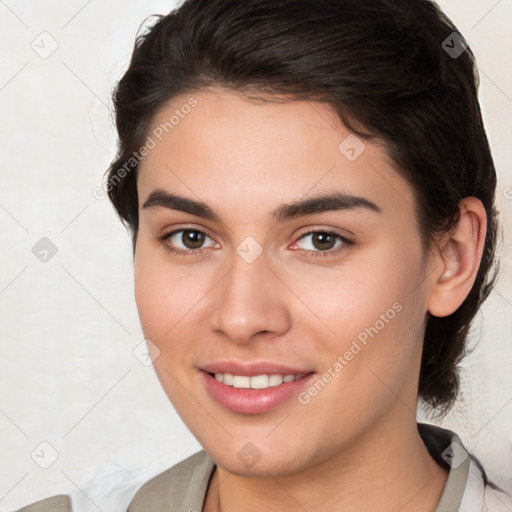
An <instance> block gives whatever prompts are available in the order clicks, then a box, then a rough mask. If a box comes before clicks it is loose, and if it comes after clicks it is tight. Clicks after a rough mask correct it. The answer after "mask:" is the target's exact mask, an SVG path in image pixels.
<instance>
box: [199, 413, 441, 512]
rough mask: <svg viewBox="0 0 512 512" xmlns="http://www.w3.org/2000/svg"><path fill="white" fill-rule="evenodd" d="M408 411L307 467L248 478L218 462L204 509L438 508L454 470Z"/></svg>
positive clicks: (348, 511) (430, 511) (409, 511)
mask: <svg viewBox="0 0 512 512" xmlns="http://www.w3.org/2000/svg"><path fill="white" fill-rule="evenodd" d="M406 415H407V416H406V419H407V421H406V422H404V418H403V417H402V418H400V420H401V422H400V423H399V425H400V427H397V424H396V422H393V421H387V422H381V423H379V425H378V426H376V427H374V428H373V429H371V430H369V431H368V432H366V433H364V434H362V435H361V436H360V437H359V438H358V439H357V441H356V442H355V443H353V444H352V445H351V446H350V447H349V448H346V449H343V450H341V451H339V452H338V453H335V454H333V455H332V457H330V458H329V459H328V460H325V461H323V462H322V463H320V464H317V465H315V466H313V467H309V468H307V469H305V470H303V471H301V472H297V473H293V474H288V475H284V476H283V475H280V476H277V477H276V476H272V475H270V474H269V476H268V477H248V476H243V475H235V474H233V473H230V472H229V471H227V470H224V469H223V468H220V467H218V468H217V469H216V471H215V473H214V476H213V478H212V482H211V485H210V489H209V492H208V496H207V500H206V502H205V508H204V510H205V512H238V511H240V510H246V511H248V512H260V511H262V512H263V511H273V510H276V511H277V510H279V511H280V512H303V511H304V510H307V511H308V512H320V511H322V512H324V511H325V510H343V511H344V512H356V511H357V512H359V511H360V510H379V511H383V512H386V511H390V512H391V511H397V510H400V512H413V511H414V512H434V511H435V510H436V507H437V504H438V502H439V500H440V498H441V495H442V492H443V489H444V487H445V484H446V480H447V477H448V471H447V470H446V469H444V468H441V467H440V466H439V465H438V464H437V463H436V462H435V461H434V460H433V459H432V457H431V456H430V454H429V453H428V450H427V448H426V447H425V445H424V443H423V441H422V439H421V437H420V435H419V433H418V430H417V427H416V418H415V417H414V416H413V415H412V414H411V413H410V411H407V413H406ZM397 432H399V434H398V435H397Z"/></svg>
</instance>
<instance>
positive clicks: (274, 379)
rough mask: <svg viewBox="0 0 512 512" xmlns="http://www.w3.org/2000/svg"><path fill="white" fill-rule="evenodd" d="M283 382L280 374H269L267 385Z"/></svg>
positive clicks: (277, 384)
mask: <svg viewBox="0 0 512 512" xmlns="http://www.w3.org/2000/svg"><path fill="white" fill-rule="evenodd" d="M282 383H283V376H282V375H269V377H268V385H269V386H279V385H280V384H282Z"/></svg>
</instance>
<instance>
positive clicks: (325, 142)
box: [138, 90, 414, 215]
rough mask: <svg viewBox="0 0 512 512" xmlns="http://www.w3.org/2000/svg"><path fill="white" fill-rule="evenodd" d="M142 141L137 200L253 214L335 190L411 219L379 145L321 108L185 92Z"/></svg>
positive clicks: (408, 196) (406, 195)
mask: <svg viewBox="0 0 512 512" xmlns="http://www.w3.org/2000/svg"><path fill="white" fill-rule="evenodd" d="M190 105H194V106H192V107H191V106H190ZM148 136H149V137H150V138H151V139H152V140H153V144H152V145H154V147H153V149H151V150H150V151H149V153H148V154H147V156H145V157H144V158H143V160H142V162H141V164H140V166H139V173H138V174H139V175H138V190H139V196H140V199H141V201H143V200H144V198H145V197H147V195H148V194H149V193H150V192H151V190H153V189H154V188H156V187H159V188H164V189H168V190H171V191H174V192H179V193H182V194H185V195H188V196H190V195H191V194H192V195H193V196H199V197H201V198H202V199H203V200H205V201H212V202H213V203H214V204H216V205H219V208H222V205H223V203H226V201H231V202H233V203H236V205H238V206H239V207H243V206H244V205H247V201H251V202H252V204H251V207H252V208H253V209H254V207H255V205H258V207H262V208H263V207H265V208H269V209H270V208H271V207H272V208H273V207H274V206H275V203H276V201H277V202H278V201H286V200H296V199H298V198H301V197H304V196H305V195H307V194H308V193H313V192H315V193H316V192H319V191H323V192H325V191H330V190H339V191H344V192H348V193H351V194H356V195H360V196H361V195H365V196H367V197H369V198H370V199H372V198H373V199H376V200H377V199H378V200H379V201H380V203H381V205H382V206H383V207H393V208H394V210H397V212H396V213H397V214H399V215H403V214H404V212H403V211H401V212H398V210H400V209H402V210H410V211H409V213H413V212H412V205H413V204H414V197H413V191H412V190H411V187H410V186H409V185H408V183H406V181H405V180H404V179H403V178H402V177H401V176H400V174H399V173H398V172H397V171H396V169H395V168H394V167H393V164H392V162H391V161H390V159H389V157H388V155H387V153H386V151H385V149H384V147H383V145H381V144H378V143H375V142H368V141H363V140H362V139H360V138H358V137H356V136H355V135H354V134H352V133H351V132H350V131H349V130H348V128H347V127H345V126H344V125H343V123H342V122H341V121H340V119H339V118H338V117H337V115H335V113H334V112H333V111H332V109H331V108H330V107H329V106H328V105H327V104H323V103H319V102H312V101H278V102H272V101H255V100H249V99H247V98H245V97H243V96H241V95H238V94H234V93H229V92H223V91H219V90H208V91H202V92H198V93H194V94H190V95H187V94H185V95H181V96H178V97H176V98H174V99H173V100H172V102H170V103H169V104H167V105H166V106H165V107H164V108H162V109H161V110H160V111H159V112H158V114H157V115H156V116H155V117H154V119H153V122H152V124H151V127H150V129H149V132H148Z"/></svg>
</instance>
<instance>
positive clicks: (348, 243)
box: [156, 226, 354, 257]
mask: <svg viewBox="0 0 512 512" xmlns="http://www.w3.org/2000/svg"><path fill="white" fill-rule="evenodd" d="M180 231H197V232H198V233H202V234H204V235H206V236H207V237H208V238H210V240H212V241H213V242H214V243H215V244H218V242H217V241H216V240H215V237H214V236H212V234H211V233H210V232H209V230H207V229H206V228H204V227H200V228H199V227H196V226H178V227H175V228H174V229H171V230H170V231H167V232H165V233H163V234H161V235H157V237H156V238H157V239H158V240H159V241H160V242H161V243H163V244H164V245H165V246H166V249H167V250H168V251H169V252H171V253H175V254H181V255H185V256H188V255H190V256H191V255H193V254H196V255H197V254H201V253H203V252H204V251H207V250H208V249H211V247H200V248H198V249H181V248H176V247H171V246H170V245H169V244H168V243H166V242H167V240H169V239H170V238H171V237H172V236H173V235H175V234H176V233H179V232H180ZM315 233H325V234H329V235H334V236H335V237H337V238H339V239H341V241H342V242H343V243H342V245H341V246H339V247H335V248H333V249H326V250H324V251H320V250H318V251H313V250H308V249H293V250H299V251H303V252H305V253H307V254H309V255H310V256H313V257H328V256H331V255H334V254H337V253H338V252H339V251H342V250H344V249H346V248H347V247H348V246H351V245H353V244H354V242H353V240H351V239H349V238H347V237H346V236H345V235H343V234H342V233H340V232H339V231H337V230H335V229H333V228H323V227H316V228H304V230H303V231H302V233H299V234H298V235H296V237H295V241H294V242H293V244H292V245H295V244H296V243H297V242H299V241H300V240H302V239H303V238H305V237H306V236H308V235H313V234H315Z"/></svg>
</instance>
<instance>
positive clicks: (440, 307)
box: [428, 197, 487, 317]
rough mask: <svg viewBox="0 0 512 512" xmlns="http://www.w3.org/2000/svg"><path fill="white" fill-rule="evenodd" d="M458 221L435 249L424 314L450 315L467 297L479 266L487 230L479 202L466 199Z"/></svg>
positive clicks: (461, 204)
mask: <svg viewBox="0 0 512 512" xmlns="http://www.w3.org/2000/svg"><path fill="white" fill-rule="evenodd" d="M459 209H460V219H459V222H458V224H457V226H456V227H455V228H454V229H453V230H452V231H450V232H449V233H447V234H446V235H445V236H444V237H443V238H442V239H441V241H440V243H439V245H438V248H437V249H436V253H435V259H434V265H435V268H434V271H433V272H432V281H431V285H430V286H431V287H430V294H429V299H428V311H429V312H430V313H431V314H432V315H434V316H438V317H443V316H448V315H451V314H452V313H453V312H455V311H456V310H457V308H458V307H459V306H460V305H461V304H462V303H463V302H464V299H465V298H466V297H467V296H468V294H469V292H470V291H471V288H472V286H473V283H474V282H475V278H476V275H477V272H478V268H479V266H480V261H481V259H482V253H483V248H484V242H485V233H486V229H487V217H486V213H485V208H484V206H483V205H482V202H481V201H480V200H479V199H476V198H475V197H467V198H465V199H463V200H462V201H461V202H460V204H459Z"/></svg>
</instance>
